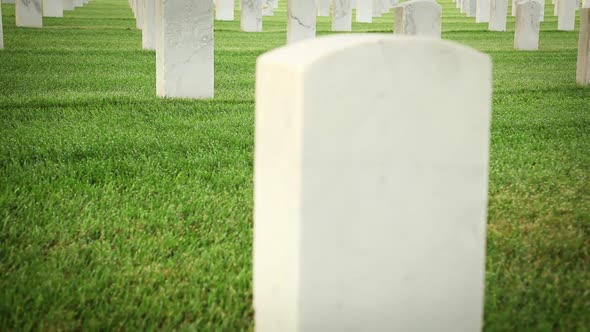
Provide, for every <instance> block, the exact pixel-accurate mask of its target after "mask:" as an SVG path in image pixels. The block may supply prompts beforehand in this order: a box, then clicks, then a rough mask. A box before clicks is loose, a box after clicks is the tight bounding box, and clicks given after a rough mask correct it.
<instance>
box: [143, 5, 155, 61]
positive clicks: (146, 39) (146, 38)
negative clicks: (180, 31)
mask: <svg viewBox="0 0 590 332" xmlns="http://www.w3.org/2000/svg"><path fill="white" fill-rule="evenodd" d="M141 45H142V48H143V49H145V50H155V49H156V0H143V27H142V31H141Z"/></svg>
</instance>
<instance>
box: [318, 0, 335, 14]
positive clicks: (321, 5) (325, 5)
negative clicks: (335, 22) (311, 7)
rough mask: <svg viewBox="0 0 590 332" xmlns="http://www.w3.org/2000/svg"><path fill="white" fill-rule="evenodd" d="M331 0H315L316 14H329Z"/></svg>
mask: <svg viewBox="0 0 590 332" xmlns="http://www.w3.org/2000/svg"><path fill="white" fill-rule="evenodd" d="M331 2H332V1H331V0H316V6H317V10H318V16H324V17H328V16H330V4H331Z"/></svg>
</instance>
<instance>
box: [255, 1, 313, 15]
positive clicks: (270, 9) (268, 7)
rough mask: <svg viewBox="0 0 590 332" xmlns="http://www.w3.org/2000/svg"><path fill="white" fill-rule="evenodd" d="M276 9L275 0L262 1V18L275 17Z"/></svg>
mask: <svg viewBox="0 0 590 332" xmlns="http://www.w3.org/2000/svg"><path fill="white" fill-rule="evenodd" d="M314 1H315V0H314ZM274 9H275V8H274V6H273V0H262V16H274Z"/></svg>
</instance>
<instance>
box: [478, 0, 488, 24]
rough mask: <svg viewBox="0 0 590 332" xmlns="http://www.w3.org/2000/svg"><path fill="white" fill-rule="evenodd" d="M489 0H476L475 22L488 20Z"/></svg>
mask: <svg viewBox="0 0 590 332" xmlns="http://www.w3.org/2000/svg"><path fill="white" fill-rule="evenodd" d="M490 7H491V4H490V0H477V5H476V8H475V22H476V23H486V22H489V21H490Z"/></svg>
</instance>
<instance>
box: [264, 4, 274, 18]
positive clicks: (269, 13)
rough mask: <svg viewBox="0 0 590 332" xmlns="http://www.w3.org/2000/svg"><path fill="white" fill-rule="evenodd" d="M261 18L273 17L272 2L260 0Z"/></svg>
mask: <svg viewBox="0 0 590 332" xmlns="http://www.w3.org/2000/svg"><path fill="white" fill-rule="evenodd" d="M262 16H274V6H273V1H272V0H262Z"/></svg>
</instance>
